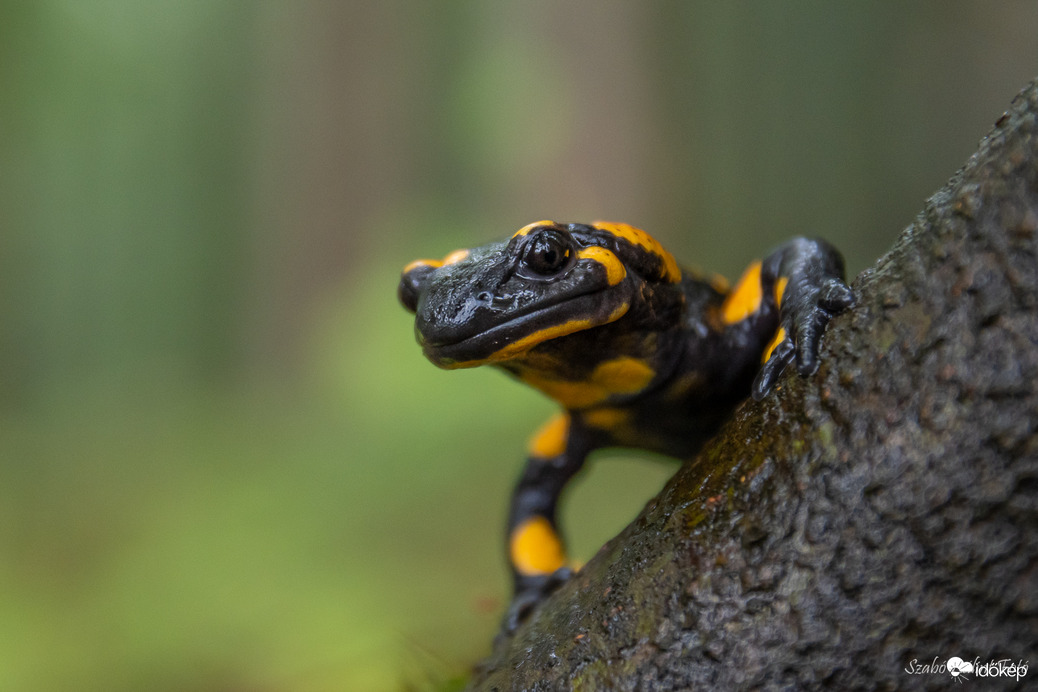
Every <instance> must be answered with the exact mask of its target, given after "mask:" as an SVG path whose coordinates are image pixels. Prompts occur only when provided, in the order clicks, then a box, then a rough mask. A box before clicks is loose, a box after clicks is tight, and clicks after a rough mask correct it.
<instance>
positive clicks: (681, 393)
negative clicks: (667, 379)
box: [666, 371, 706, 401]
mask: <svg viewBox="0 0 1038 692" xmlns="http://www.w3.org/2000/svg"><path fill="white" fill-rule="evenodd" d="M705 379H706V378H704V377H703V374H702V373H701V372H697V371H692V372H689V373H686V374H684V375H682V376H681V377H678V378H675V379H674V380H673V381H672V382H671V383H670V386H668V387H667V393H666V397H667V400H668V401H677V400H679V399H682V398H684V397H685V396H687V395H688V394H689V393H691V392H693V391H695V390H696V389H699V388H700V387H702V386H703V382H704V380H705Z"/></svg>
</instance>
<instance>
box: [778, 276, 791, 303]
mask: <svg viewBox="0 0 1038 692" xmlns="http://www.w3.org/2000/svg"><path fill="white" fill-rule="evenodd" d="M788 283H789V278H788V277H785V276H780V277H779V278H778V281H776V282H775V307H777V308H780V307H782V297H783V296H784V295H786V284H788Z"/></svg>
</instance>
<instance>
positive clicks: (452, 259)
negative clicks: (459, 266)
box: [443, 250, 469, 266]
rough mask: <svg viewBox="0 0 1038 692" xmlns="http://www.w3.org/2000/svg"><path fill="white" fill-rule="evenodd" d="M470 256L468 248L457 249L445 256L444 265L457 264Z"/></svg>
mask: <svg viewBox="0 0 1038 692" xmlns="http://www.w3.org/2000/svg"><path fill="white" fill-rule="evenodd" d="M468 256H469V251H468V250H455V251H454V252H452V253H450V254H449V255H447V256H446V257H444V258H443V266H447V265H448V264H456V263H458V262H460V261H462V260H463V259H465V258H466V257H468Z"/></svg>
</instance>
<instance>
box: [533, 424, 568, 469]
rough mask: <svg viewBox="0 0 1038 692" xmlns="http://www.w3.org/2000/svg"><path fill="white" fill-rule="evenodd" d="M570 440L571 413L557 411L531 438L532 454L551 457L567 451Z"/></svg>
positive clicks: (546, 457)
mask: <svg viewBox="0 0 1038 692" xmlns="http://www.w3.org/2000/svg"><path fill="white" fill-rule="evenodd" d="M568 441H569V415H568V414H566V413H557V414H555V415H554V416H552V417H551V418H549V419H548V422H547V423H545V424H544V425H542V426H541V427H540V428H539V429H538V430H537V432H535V433H534V435H533V437H532V438H531V439H530V446H529V452H530V456H534V457H539V458H541V459H551V458H552V457H557V456H559V455H560V454H562V453H563V452H565V451H566V442H568Z"/></svg>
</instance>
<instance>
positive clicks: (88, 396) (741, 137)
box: [0, 0, 1038, 691]
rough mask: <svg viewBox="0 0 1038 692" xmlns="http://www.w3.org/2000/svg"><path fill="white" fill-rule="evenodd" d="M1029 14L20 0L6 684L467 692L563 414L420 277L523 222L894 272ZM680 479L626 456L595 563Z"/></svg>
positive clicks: (6, 386) (603, 514)
mask: <svg viewBox="0 0 1038 692" xmlns="http://www.w3.org/2000/svg"><path fill="white" fill-rule="evenodd" d="M1036 37H1038V5H1035V4H1034V3H1032V2H1003V3H974V2H961V1H953V0H946V1H942V2H931V3H901V2H876V3H828V2H822V1H819V2H804V3H777V2H773V3H765V2H756V3H706V2H675V1H670V2H664V1H660V2H645V3H632V2H621V1H619V0H597V1H594V2H592V1H591V0H588V1H586V2H549V1H547V0H532V1H529V2H522V3H520V2H514V3H504V2H500V3H499V2H477V1H476V0H469V1H466V2H441V3H432V2H420V1H418V0H378V1H377V2H333V1H330V0H298V1H295V2H288V1H276V0H268V1H263V2H230V1H219V2H214V1H213V0H178V1H177V2H139V1H137V0H87V1H83V0H36V1H35V2H31V3H26V2H0V689H4V690H22V691H34V690H46V691H49V690H73V689H75V690H109V691H111V690H144V689H147V690H212V691H216V690H221V691H223V690H226V691H231V690H235V691H237V690H250V691H251V690H256V691H267V690H270V691H274V690H305V691H310V690H380V689H421V688H423V687H424V686H427V685H433V686H436V685H441V686H442V685H446V686H449V684H450V681H451V680H452V679H453V678H454V677H455V676H457V675H460V674H463V673H464V671H465V669H466V668H467V667H468V666H469V665H471V664H472V663H473V662H474V661H476V660H478V658H479V657H480V656H481V655H483V654H485V653H486V652H487V650H488V647H489V643H490V639H491V637H492V634H493V632H494V631H495V629H496V626H497V622H498V618H499V616H500V612H501V610H502V609H503V608H504V605H505V599H506V597H507V590H508V582H507V577H506V572H505V569H504V564H503V559H502V555H501V540H502V535H501V534H502V531H503V529H502V527H503V522H504V513H505V504H506V497H507V494H508V491H509V488H510V485H511V483H512V481H513V479H514V478H515V476H516V475H517V474H518V472H519V469H520V463H521V456H522V449H523V445H524V440H525V437H526V435H527V434H528V432H529V431H530V430H531V429H532V428H533V427H534V426H536V425H537V424H538V423H539V422H540V421H541V419H543V418H544V417H545V416H546V415H548V414H549V413H550V412H551V410H552V407H551V405H550V404H549V403H548V402H546V401H543V400H541V399H540V398H539V397H538V396H537V395H536V394H535V393H533V392H528V391H526V390H524V389H523V388H522V387H519V386H517V385H515V384H514V383H511V382H509V381H507V379H506V378H505V377H503V376H501V375H500V374H498V373H494V372H490V371H487V372H483V371H464V372H450V373H446V372H441V371H438V370H436V369H435V368H434V367H432V366H431V365H430V364H429V363H427V362H426V361H424V360H423V358H422V356H421V354H420V352H419V350H418V348H417V347H416V346H415V344H414V342H413V336H412V327H411V322H410V320H409V318H408V315H406V314H405V312H404V311H403V310H402V309H401V308H400V307H399V306H398V305H397V304H396V299H395V289H396V282H397V276H398V271H399V268H400V267H401V266H403V265H404V264H405V263H406V262H408V261H409V260H411V259H414V258H417V257H426V256H432V257H440V256H443V255H444V254H446V253H447V252H448V251H450V250H452V249H454V248H457V247H464V246H470V245H475V244H480V243H483V242H486V241H489V240H492V239H497V238H501V237H504V236H507V235H509V234H510V233H512V232H513V231H514V230H515V229H516V228H518V227H520V226H522V225H524V224H526V223H527V222H529V221H532V220H536V219H540V218H555V219H558V220H563V221H589V220H593V219H599V218H605V219H613V220H623V221H628V222H630V223H634V224H636V225H640V226H642V227H644V228H646V229H647V230H649V231H650V232H651V233H653V234H654V235H656V236H657V237H658V238H659V239H660V240H661V241H662V242H663V243H664V244H665V245H666V246H668V247H669V248H670V249H671V250H672V251H673V252H674V253H675V254H676V255H677V256H678V257H679V258H682V259H683V260H685V261H686V262H688V263H690V264H694V265H697V266H700V267H704V268H710V269H714V270H718V271H720V272H722V273H725V274H727V275H729V276H735V275H737V274H738V272H739V271H740V269H741V268H742V267H743V266H744V265H745V264H746V263H747V262H748V261H749V260H751V259H752V258H754V257H755V256H757V255H759V254H761V253H762V252H763V251H765V250H766V249H767V248H768V247H770V246H772V245H774V244H776V243H778V242H780V241H781V240H783V239H784V238H786V237H788V236H790V235H792V234H795V233H810V234H819V235H824V236H826V237H828V238H830V239H832V240H833V241H835V242H836V244H837V245H839V246H840V247H842V248H843V249H844V250H845V252H846V255H847V257H848V264H849V269H850V271H851V274H852V275H853V274H855V273H857V272H859V271H861V270H863V269H864V268H866V267H867V266H869V265H870V264H871V263H872V262H873V261H874V260H875V258H876V257H878V256H879V255H880V254H882V252H883V251H884V250H885V248H887V247H888V246H889V244H890V243H891V242H892V241H893V239H894V238H895V237H896V235H897V234H898V232H899V231H900V230H901V229H902V228H904V227H905V226H906V225H907V224H908V223H909V222H910V221H911V220H912V218H913V216H914V215H915V213H916V212H918V211H919V210H920V209H921V207H922V204H923V201H924V200H925V199H926V197H928V196H929V195H930V194H931V193H932V192H934V191H935V190H937V189H938V188H939V187H940V186H941V185H942V184H943V183H944V182H945V181H946V180H947V178H948V177H950V176H951V175H952V174H953V173H954V172H955V170H956V168H957V167H958V166H959V165H961V163H962V162H964V161H965V159H966V158H967V157H968V156H969V155H970V153H971V152H972V151H973V150H974V148H975V146H976V144H977V142H978V140H979V139H980V138H981V137H982V136H983V135H984V134H985V133H986V132H987V131H988V130H989V129H990V128H991V126H992V124H993V123H994V121H995V120H996V119H997V118H998V117H999V115H1000V114H1001V113H1002V111H1003V110H1004V109H1005V107H1006V106H1007V105H1008V103H1009V101H1010V99H1011V98H1012V97H1013V95H1014V94H1015V93H1016V92H1017V91H1018V90H1019V89H1020V88H1021V87H1022V86H1023V85H1024V84H1025V83H1026V82H1027V81H1028V80H1030V79H1031V78H1033V77H1034V76H1035V75H1038V40H1036ZM673 470H674V467H673V465H670V464H667V463H661V462H660V460H658V459H657V460H646V459H642V458H634V457H627V456H622V455H616V454H613V455H605V458H604V459H602V460H601V462H600V463H598V464H595V465H593V466H592V469H591V471H590V472H589V473H587V474H586V477H585V478H584V479H583V481H582V482H581V483H580V484H579V485H578V487H576V488H575V489H573V490H572V491H571V492H570V493H569V497H568V499H567V502H566V507H565V512H564V514H565V517H564V519H565V521H566V522H567V524H568V525H569V527H570V530H571V534H572V539H573V541H572V544H573V547H574V552H575V553H576V555H577V557H579V558H582V559H586V558H588V557H590V556H591V555H592V554H594V552H595V550H596V548H597V546H598V545H600V544H601V543H602V542H603V541H604V540H606V539H607V538H608V537H609V536H611V535H612V534H614V533H615V532H616V531H617V530H619V529H620V528H621V527H622V526H623V525H624V524H625V523H626V522H627V521H629V520H630V519H631V518H632V517H633V516H634V514H635V513H636V512H637V510H638V509H639V508H640V507H641V506H642V504H643V503H644V502H645V501H646V500H647V499H648V498H649V497H650V496H651V495H652V493H653V492H654V491H655V490H656V489H657V488H658V487H659V486H660V485H661V484H662V483H663V482H664V480H665V479H666V477H667V476H668V475H669V474H670V473H671V472H672V471H673Z"/></svg>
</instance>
